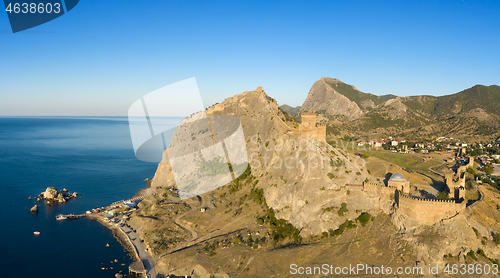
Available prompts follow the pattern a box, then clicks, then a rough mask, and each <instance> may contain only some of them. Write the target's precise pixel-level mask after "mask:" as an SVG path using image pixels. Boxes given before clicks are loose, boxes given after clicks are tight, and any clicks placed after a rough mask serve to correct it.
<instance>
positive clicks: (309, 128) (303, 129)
mask: <svg viewBox="0 0 500 278" xmlns="http://www.w3.org/2000/svg"><path fill="white" fill-rule="evenodd" d="M301 117H302V123H301V124H300V127H299V132H300V134H302V138H314V139H318V140H325V139H326V126H324V125H322V126H318V127H316V113H301Z"/></svg>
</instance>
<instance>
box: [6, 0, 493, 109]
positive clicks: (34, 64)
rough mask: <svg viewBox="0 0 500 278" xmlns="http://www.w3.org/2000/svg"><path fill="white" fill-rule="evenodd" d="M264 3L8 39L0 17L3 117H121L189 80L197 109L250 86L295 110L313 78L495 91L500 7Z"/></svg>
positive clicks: (147, 11) (98, 19)
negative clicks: (142, 99)
mask: <svg viewBox="0 0 500 278" xmlns="http://www.w3.org/2000/svg"><path fill="white" fill-rule="evenodd" d="M269 2H270V1H248V2H244V1H199V2H198V1H139V0H137V1H90V0H82V1H80V3H79V4H78V5H77V6H76V7H75V8H74V9H73V10H72V11H70V12H69V13H67V14H66V15H64V16H62V17H60V18H57V19H55V20H53V21H51V22H48V23H46V24H44V25H41V26H38V27H35V28H32V29H29V30H27V31H23V32H20V33H16V34H12V32H11V30H10V26H9V22H8V18H7V14H6V12H5V11H4V10H2V11H0V115H99V116H114V115H126V114H127V110H128V108H129V106H130V105H131V104H132V103H133V102H134V101H135V100H137V99H139V98H140V97H141V96H143V95H145V94H147V93H149V92H152V91H154V90H155V89H158V88H160V87H163V86H165V85H168V84H171V83H174V82H177V81H181V80H184V79H187V78H191V77H195V78H196V79H197V82H198V87H199V89H200V92H201V94H202V97H203V101H204V103H205V105H210V104H213V103H215V102H222V101H223V100H224V99H225V98H227V97H230V96H232V95H235V94H238V93H241V92H243V91H247V90H253V89H255V88H256V87H258V86H263V88H264V90H265V91H266V92H267V93H268V94H269V95H270V96H271V97H273V98H275V99H277V101H278V103H279V104H285V103H286V104H290V105H293V106H296V105H301V104H302V102H303V101H304V100H305V98H306V96H307V93H308V91H309V89H310V87H311V86H312V84H313V83H314V81H316V80H317V79H319V78H321V77H322V76H329V77H333V78H338V79H340V80H342V81H344V82H346V83H348V84H352V85H355V86H356V87H357V88H358V89H359V90H361V91H364V92H369V93H373V94H377V95H383V94H395V95H400V96H407V95H422V94H430V95H445V94H451V93H456V92H459V91H461V90H464V89H466V88H469V87H472V86H474V85H476V84H484V85H492V84H500V80H499V77H500V66H499V65H500V51H499V50H498V49H500V2H499V1H413V2H410V1H283V2H271V3H269ZM2 7H3V5H2Z"/></svg>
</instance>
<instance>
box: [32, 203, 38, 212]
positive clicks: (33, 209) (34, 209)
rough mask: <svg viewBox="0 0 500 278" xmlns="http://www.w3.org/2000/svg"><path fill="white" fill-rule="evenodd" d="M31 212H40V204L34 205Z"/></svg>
mask: <svg viewBox="0 0 500 278" xmlns="http://www.w3.org/2000/svg"><path fill="white" fill-rule="evenodd" d="M30 211H31V212H38V205H34V206H33V207H32V208H31V209H30Z"/></svg>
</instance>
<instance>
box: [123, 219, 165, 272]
mask: <svg viewBox="0 0 500 278" xmlns="http://www.w3.org/2000/svg"><path fill="white" fill-rule="evenodd" d="M121 229H122V230H123V231H124V232H125V233H126V234H127V235H128V236H129V238H130V239H131V240H132V243H133V244H134V245H135V248H136V249H137V253H138V254H139V257H140V259H141V261H142V262H143V264H144V267H145V268H146V271H147V274H148V275H149V277H151V278H156V270H155V259H154V258H153V257H151V256H150V255H149V253H147V252H146V247H145V246H144V244H143V243H142V242H141V241H140V240H139V239H138V238H137V234H136V233H134V231H133V230H132V229H130V228H128V227H127V226H124V227H122V228H121Z"/></svg>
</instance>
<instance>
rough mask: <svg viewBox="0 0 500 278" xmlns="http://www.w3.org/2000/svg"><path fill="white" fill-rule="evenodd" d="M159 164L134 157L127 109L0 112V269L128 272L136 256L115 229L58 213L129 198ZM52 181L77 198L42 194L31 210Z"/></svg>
mask: <svg viewBox="0 0 500 278" xmlns="http://www.w3.org/2000/svg"><path fill="white" fill-rule="evenodd" d="M156 167H157V164H156V163H146V162H142V161H140V160H138V159H137V158H136V157H135V155H134V150H133V147H132V142H131V139H130V133H129V126H128V121H127V118H126V117H100V118H97V117H1V118H0V190H1V192H0V204H1V206H0V210H1V212H0V254H1V257H0V277H73V278H76V277H85V278H88V277H114V275H115V274H116V273H118V271H120V270H122V271H124V272H125V273H127V272H128V265H129V264H130V263H131V262H132V260H131V258H130V256H129V255H128V253H127V252H126V251H125V250H124V248H123V247H122V246H121V245H120V244H119V243H118V242H117V240H116V239H115V238H114V237H113V235H112V233H111V231H110V230H108V229H107V228H105V227H103V226H102V225H101V224H99V223H98V222H96V221H91V220H88V219H86V218H81V219H77V220H69V219H66V220H59V221H57V220H56V219H55V216H56V215H58V214H69V213H74V214H80V213H85V212H86V211H87V210H89V209H92V208H98V207H102V206H106V205H109V204H110V203H112V202H114V201H119V200H122V199H127V198H130V197H132V196H133V195H134V194H135V193H136V192H137V190H139V189H140V188H144V187H145V186H146V184H145V183H144V179H145V178H151V177H152V176H153V175H154V172H155V170H156ZM49 186H53V187H55V188H57V189H58V190H62V189H63V188H66V189H68V191H69V192H78V194H79V195H78V198H76V199H71V200H70V201H68V202H66V203H63V204H53V205H50V206H49V205H45V203H44V202H40V204H41V207H40V209H39V211H38V213H31V212H30V211H29V209H30V208H31V207H32V206H33V205H35V203H36V196H37V195H38V194H39V193H41V192H42V191H44V190H45V189H46V188H47V187H49ZM30 196H31V197H32V198H31V200H29V199H28V197H30ZM34 231H39V232H40V235H38V236H36V235H34V234H33V232H34ZM106 244H109V245H110V247H109V248H108V247H106ZM115 259H117V260H118V263H111V262H112V261H114V260H115ZM122 263H125V264H126V265H125V266H122V265H121V264H122ZM103 267H104V268H107V270H102V268H103ZM111 267H112V268H113V269H110V268H111Z"/></svg>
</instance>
